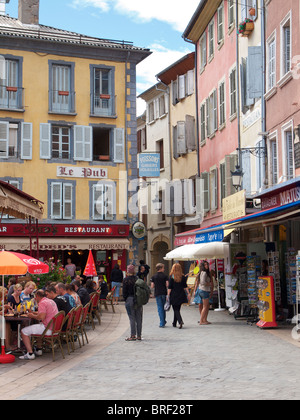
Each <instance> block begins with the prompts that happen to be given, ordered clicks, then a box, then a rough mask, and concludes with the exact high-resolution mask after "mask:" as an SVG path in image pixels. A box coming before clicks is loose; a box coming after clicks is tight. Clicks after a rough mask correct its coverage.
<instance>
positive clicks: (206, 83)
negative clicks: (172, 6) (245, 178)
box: [183, 0, 239, 227]
mask: <svg viewBox="0 0 300 420" xmlns="http://www.w3.org/2000/svg"><path fill="white" fill-rule="evenodd" d="M183 36H184V38H185V39H186V40H189V41H192V42H193V43H194V44H195V45H196V51H197V95H198V96H197V110H198V133H199V138H198V142H199V172H200V173H199V175H200V176H201V177H202V178H203V179H204V190H205V193H204V202H205V203H204V207H205V217H204V221H203V223H202V225H201V227H207V226H212V225H214V224H218V223H221V222H222V220H223V217H222V200H223V198H225V197H226V196H228V195H231V194H232V193H234V191H235V190H233V187H232V180H231V172H230V171H232V170H234V169H235V166H236V164H237V153H236V149H237V148H238V146H239V145H238V89H237V55H236V36H237V35H236V19H235V3H234V2H230V1H219V0H218V1H217V0H209V1H201V2H200V4H199V6H198V9H197V10H196V12H195V14H194V16H193V18H192V20H191V21H190V24H189V26H188V27H187V29H186V31H185V33H184V35H183Z"/></svg>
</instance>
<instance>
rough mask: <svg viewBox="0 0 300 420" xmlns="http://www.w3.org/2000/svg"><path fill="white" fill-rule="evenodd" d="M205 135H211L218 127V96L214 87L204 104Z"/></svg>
mask: <svg viewBox="0 0 300 420" xmlns="http://www.w3.org/2000/svg"><path fill="white" fill-rule="evenodd" d="M206 112H207V115H206V123H207V127H206V128H207V136H208V137H210V136H212V135H213V134H214V133H215V132H216V131H217V129H218V98H217V90H216V89H215V90H214V91H213V92H212V94H211V95H210V96H209V98H208V99H207V105H206Z"/></svg>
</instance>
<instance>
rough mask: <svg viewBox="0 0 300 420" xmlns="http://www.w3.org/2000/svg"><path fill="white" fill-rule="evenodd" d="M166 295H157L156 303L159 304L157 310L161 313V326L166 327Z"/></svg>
mask: <svg viewBox="0 0 300 420" xmlns="http://www.w3.org/2000/svg"><path fill="white" fill-rule="evenodd" d="M166 298H167V297H166V296H165V295H160V296H156V304H157V311H158V315H159V321H160V322H159V326H160V327H164V326H165V325H166V311H165V308H164V306H165V303H166Z"/></svg>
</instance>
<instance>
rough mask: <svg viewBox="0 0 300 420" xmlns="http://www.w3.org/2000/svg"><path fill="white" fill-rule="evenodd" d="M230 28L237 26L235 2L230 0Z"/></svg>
mask: <svg viewBox="0 0 300 420" xmlns="http://www.w3.org/2000/svg"><path fill="white" fill-rule="evenodd" d="M227 3H228V28H231V27H232V26H233V25H234V24H235V1H234V0H228V2H227Z"/></svg>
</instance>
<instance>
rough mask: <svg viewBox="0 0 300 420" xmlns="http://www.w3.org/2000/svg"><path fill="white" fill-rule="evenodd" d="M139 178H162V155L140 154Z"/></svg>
mask: <svg viewBox="0 0 300 420" xmlns="http://www.w3.org/2000/svg"><path fill="white" fill-rule="evenodd" d="M139 176H140V177H141V178H143V177H146V178H159V177H160V154H159V153H140V154H139Z"/></svg>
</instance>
